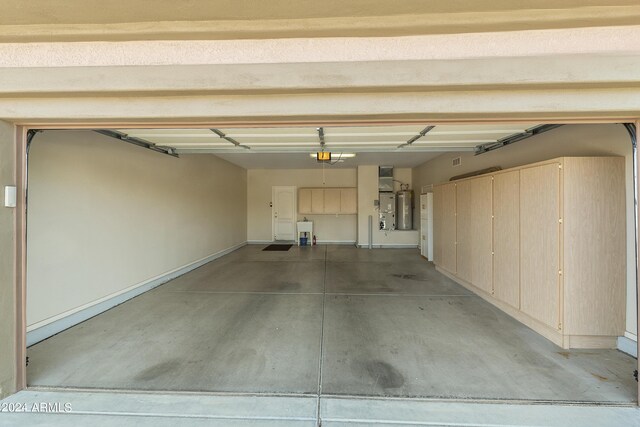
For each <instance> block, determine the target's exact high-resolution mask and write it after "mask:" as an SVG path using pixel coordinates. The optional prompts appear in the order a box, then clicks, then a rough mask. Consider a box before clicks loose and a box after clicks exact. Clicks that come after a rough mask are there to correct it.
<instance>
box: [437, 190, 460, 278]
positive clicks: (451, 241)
mask: <svg viewBox="0 0 640 427" xmlns="http://www.w3.org/2000/svg"><path fill="white" fill-rule="evenodd" d="M441 214H442V240H441V244H442V267H443V268H445V269H446V270H448V271H450V272H452V273H455V272H456V238H457V237H456V184H445V185H443V187H442V212H441Z"/></svg>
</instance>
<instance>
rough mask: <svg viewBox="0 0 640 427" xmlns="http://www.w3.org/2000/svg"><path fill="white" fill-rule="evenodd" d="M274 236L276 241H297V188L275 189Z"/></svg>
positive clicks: (273, 195) (273, 191)
mask: <svg viewBox="0 0 640 427" xmlns="http://www.w3.org/2000/svg"><path fill="white" fill-rule="evenodd" d="M272 193H273V194H272V197H273V198H272V200H273V209H272V212H273V236H274V239H275V240H295V239H296V187H273V190H272Z"/></svg>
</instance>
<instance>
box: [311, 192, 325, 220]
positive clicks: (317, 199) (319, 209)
mask: <svg viewBox="0 0 640 427" xmlns="http://www.w3.org/2000/svg"><path fill="white" fill-rule="evenodd" d="M311 213H314V214H322V213H324V189H322V188H312V189H311Z"/></svg>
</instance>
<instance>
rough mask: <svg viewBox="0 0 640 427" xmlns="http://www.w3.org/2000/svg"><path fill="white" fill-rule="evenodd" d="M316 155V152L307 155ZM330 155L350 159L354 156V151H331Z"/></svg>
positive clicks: (313, 156)
mask: <svg viewBox="0 0 640 427" xmlns="http://www.w3.org/2000/svg"><path fill="white" fill-rule="evenodd" d="M317 155H318V153H310V154H309V157H312V158H314V159H315V158H316V157H317ZM332 155H333V156H335V157H338V158H341V159H350V158H352V157H355V156H356V155H355V153H333V154H332Z"/></svg>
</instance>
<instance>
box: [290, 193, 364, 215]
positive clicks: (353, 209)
mask: <svg viewBox="0 0 640 427" xmlns="http://www.w3.org/2000/svg"><path fill="white" fill-rule="evenodd" d="M298 213H299V214H304V215H329V214H333V215H335V214H356V213H358V199H357V192H356V189H355V188H352V187H346V188H300V189H299V190H298Z"/></svg>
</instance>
